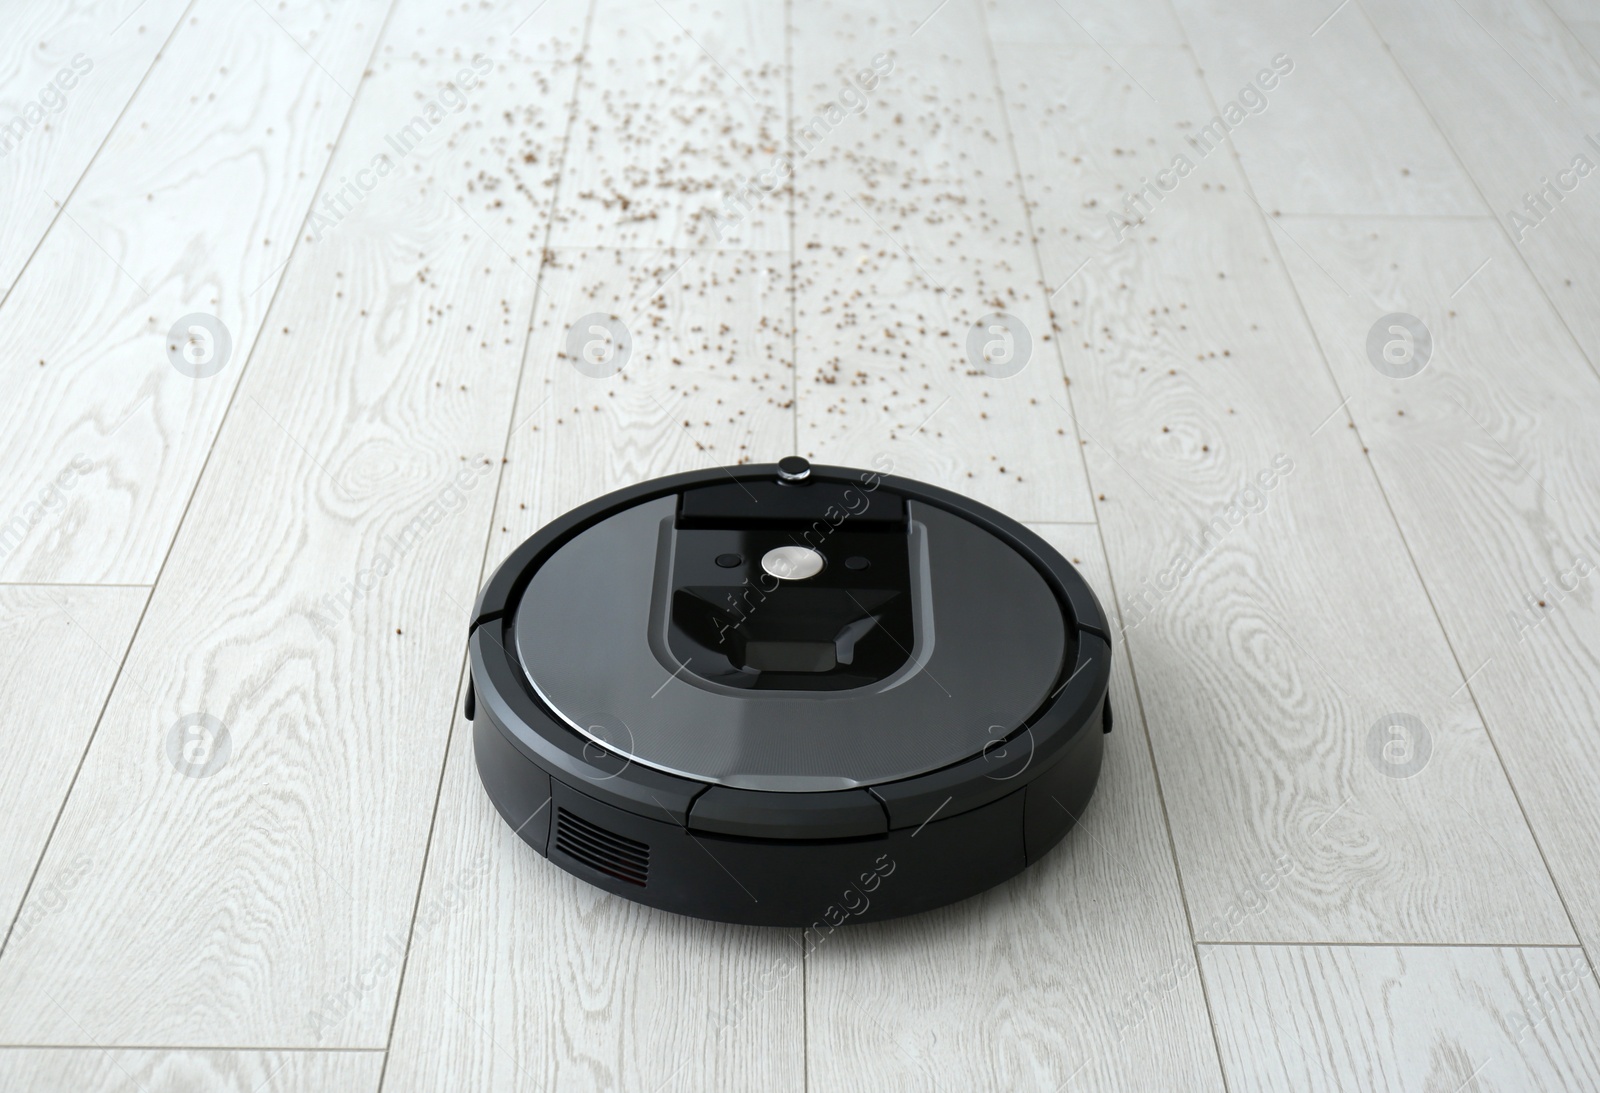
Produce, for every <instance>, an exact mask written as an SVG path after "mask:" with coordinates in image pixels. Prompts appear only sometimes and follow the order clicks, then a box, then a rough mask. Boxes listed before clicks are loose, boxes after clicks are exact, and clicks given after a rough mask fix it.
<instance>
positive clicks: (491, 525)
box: [377, 0, 599, 1093]
mask: <svg viewBox="0 0 1600 1093" xmlns="http://www.w3.org/2000/svg"><path fill="white" fill-rule="evenodd" d="M396 3H398V0H396ZM598 6H599V0H589V6H588V9H587V11H586V12H585V15H584V25H583V41H582V43H581V44H580V45H579V47H578V55H577V61H576V63H575V65H574V70H573V76H572V95H571V96H570V97H569V99H568V102H567V126H566V133H565V135H564V136H563V138H562V143H561V160H560V163H559V164H558V165H557V167H556V171H555V176H554V177H555V183H554V186H553V187H552V190H551V194H550V204H549V206H548V208H549V212H548V215H547V216H546V219H545V233H544V244H543V246H541V247H540V248H539V255H540V257H539V271H538V273H537V274H536V275H535V277H534V288H533V296H532V297H531V299H530V301H529V308H528V323H527V328H526V329H525V330H524V332H523V341H522V357H521V360H520V362H519V365H518V368H517V382H516V384H515V386H514V388H513V390H512V394H511V400H510V407H509V411H510V412H509V414H508V415H507V419H506V434H505V439H504V440H503V441H502V443H501V448H500V464H499V466H498V467H497V468H496V474H495V486H494V496H493V497H492V498H490V501H489V522H488V525H487V526H486V527H485V528H484V543H483V557H482V559H481V560H480V561H479V563H478V584H479V585H482V583H483V580H484V576H485V573H486V571H487V569H488V566H489V559H490V556H491V554H492V552H493V550H494V538H495V537H494V529H495V522H496V520H497V519H498V514H499V509H500V491H501V490H502V489H503V488H504V486H505V477H506V461H507V459H508V458H509V457H510V453H511V441H512V437H513V434H514V433H515V431H516V428H517V424H518V418H517V414H518V405H519V403H520V402H521V399H522V386H523V381H524V379H525V378H526V377H527V373H528V355H529V352H530V350H531V348H532V344H533V333H534V328H535V326H536V324H537V322H538V316H539V298H540V295H541V294H542V285H543V283H544V273H545V270H546V269H548V268H549V265H550V262H549V258H548V255H549V254H550V240H551V238H552V235H553V233H554V230H555V222H556V211H557V209H558V207H559V205H560V201H561V183H562V181H563V179H564V178H565V175H566V165H567V156H568V155H569V154H570V152H571V149H572V131H573V128H574V127H575V125H576V122H577V118H578V99H579V96H580V95H581V94H582V91H583V77H584V72H585V69H586V68H587V66H588V63H589V40H590V32H591V30H592V28H593V26H594V13H595V9H596V8H597V7H598ZM379 38H380V41H381V39H382V34H381V33H380V35H379ZM541 405H542V403H541ZM468 657H469V651H468V650H467V649H463V650H462V653H461V667H460V668H459V669H458V670H457V672H456V692H455V697H454V698H452V699H451V701H450V714H449V717H448V719H447V730H446V732H445V741H444V749H443V755H442V756H441V758H440V761H439V781H438V784H437V786H436V787H435V789H434V797H433V809H432V811H431V813H430V815H429V817H428V837H427V838H426V839H425V840H424V842H423V851H422V865H421V868H419V869H418V871H417V891H416V895H415V897H414V898H413V900H412V903H411V921H410V922H409V923H408V924H407V927H406V947H405V951H404V952H403V953H402V954H401V957H400V972H399V975H398V977H397V978H396V981H395V990H394V1005H393V1008H392V1009H391V1010H390V1013H389V1032H388V1036H387V1037H385V1039H384V1047H383V1064H382V1066H381V1067H380V1068H379V1070H378V1085H377V1093H383V1087H384V1083H385V1082H386V1081H387V1080H388V1077H389V1059H390V1048H392V1047H393V1046H394V1032H395V1028H396V1026H397V1025H398V1024H399V1021H400V1003H401V999H402V998H403V997H404V995H405V985H406V971H407V970H408V968H409V967H410V964H411V945H412V943H413V941H414V940H415V939H416V931H417V913H418V911H419V910H420V909H421V907H422V893H423V891H424V890H425V888H426V885H427V880H428V862H429V860H430V859H431V857H432V855H433V836H434V833H435V831H437V829H438V823H439V803H440V802H441V801H442V800H443V799H444V780H445V775H446V773H447V772H448V770H449V766H450V746H451V742H452V740H453V738H454V736H455V731H454V730H455V720H456V711H457V710H458V709H460V708H461V688H462V682H463V677H464V676H465V675H466V673H467V672H468V671H470V668H469V666H468Z"/></svg>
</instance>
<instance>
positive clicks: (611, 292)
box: [489, 248, 794, 567]
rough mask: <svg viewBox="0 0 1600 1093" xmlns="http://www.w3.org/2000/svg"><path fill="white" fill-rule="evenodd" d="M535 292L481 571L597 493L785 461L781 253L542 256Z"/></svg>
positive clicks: (787, 389) (786, 330)
mask: <svg viewBox="0 0 1600 1093" xmlns="http://www.w3.org/2000/svg"><path fill="white" fill-rule="evenodd" d="M543 276H544V279H543V282H542V288H543V291H542V292H541V294H540V307H539V308H538V311H537V314H536V316H535V319H534V324H533V330H532V333H531V334H530V335H529V348H528V363H527V368H526V371H525V375H524V380H523V390H522V393H521V396H520V399H519V402H518V405H517V413H516V427H515V430H514V433H513V435H512V438H511V444H510V448H509V449H508V452H507V457H508V463H507V465H506V470H505V480H504V484H503V486H502V487H501V491H500V495H501V496H500V507H499V511H498V513H497V515H496V521H495V527H494V532H493V536H492V538H491V545H490V559H489V563H490V566H491V567H492V566H493V565H495V564H498V562H499V560H500V559H501V558H502V557H504V556H505V555H506V554H507V553H509V552H510V551H511V549H512V548H514V547H515V546H516V545H517V544H518V543H521V542H522V540H523V539H526V538H527V537H528V536H529V535H532V534H533V533H534V532H535V531H536V530H538V529H539V528H540V527H542V526H543V525H544V524H546V523H548V522H549V521H550V520H553V519H555V518H556V517H557V516H560V515H561V514H562V513H564V512H566V511H567V510H568V509H571V508H573V507H574V506H576V505H579V504H581V503H582V502H584V501H588V500H590V499H592V498H594V497H598V496H599V495H600V494H602V493H606V492H608V491H610V490H615V489H620V488H622V487H623V486H625V485H629V484H631V483H634V482H642V481H644V480H645V479H648V478H655V477H657V476H659V475H664V474H671V473H675V472H678V471H685V470H693V469H697V468H701V467H718V466H727V465H730V464H736V463H750V462H774V461H776V460H778V459H781V458H783V457H784V456H786V455H789V454H791V453H792V452H793V445H794V410H793V396H792V388H793V383H794V367H793V364H792V363H791V354H792V352H793V348H792V339H791V336H790V318H789V298H790V287H789V285H790V276H789V270H788V252H787V250H785V251H781V252H776V253H768V252H758V251H748V252H747V251H733V250H731V249H730V250H729V251H727V252H725V253H724V252H712V251H674V250H631V249H622V248H616V249H594V250H590V249H584V248H579V249H576V250H572V249H567V248H552V250H551V251H550V252H549V255H548V259H547V261H546V264H545V267H544V275H543ZM594 316H600V317H601V319H600V326H601V328H602V329H600V330H596V329H595V325H596V324H595V320H594V319H593V317H594ZM608 321H609V322H614V323H617V324H620V325H618V326H616V327H610V328H607V327H606V326H605V324H606V322H608ZM575 328H576V329H577V333H576V334H574V333H573V331H574V329H575ZM619 334H620V336H619ZM574 339H575V340H574ZM586 347H587V348H586ZM574 348H576V353H574ZM608 352H610V353H613V354H616V355H614V356H612V357H611V360H610V363H609V365H607V366H606V367H602V368H597V369H596V368H590V367H589V366H588V365H587V363H586V362H585V361H584V360H583V359H582V355H583V354H584V353H588V354H589V355H590V357H591V358H592V359H596V360H598V359H599V358H600V357H602V356H604V355H605V354H606V353H608ZM619 361H621V362H623V363H622V367H621V370H620V371H619V372H615V373H614V374H611V375H603V374H598V375H597V374H594V373H596V372H601V373H603V372H605V371H608V370H609V369H610V368H614V367H616V364H617V362H619ZM580 365H582V366H583V367H580Z"/></svg>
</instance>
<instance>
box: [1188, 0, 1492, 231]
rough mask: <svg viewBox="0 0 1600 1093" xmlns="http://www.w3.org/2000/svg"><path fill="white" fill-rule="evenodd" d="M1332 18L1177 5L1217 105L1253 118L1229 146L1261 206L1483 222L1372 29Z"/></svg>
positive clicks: (1342, 16) (1328, 11)
mask: <svg viewBox="0 0 1600 1093" xmlns="http://www.w3.org/2000/svg"><path fill="white" fill-rule="evenodd" d="M1334 6H1335V5H1332V4H1325V3H1323V2H1322V0H1301V2H1298V3H1292V4H1283V3H1266V2H1261V0H1258V2H1251V3H1245V4H1239V3H1222V2H1220V0H1178V2H1177V8H1178V14H1179V17H1180V18H1181V19H1182V21H1183V24H1184V29H1185V32H1186V33H1187V35H1188V40H1189V44H1190V45H1191V47H1192V48H1193V50H1194V53H1195V56H1196V57H1197V58H1198V59H1199V61H1200V64H1201V67H1202V69H1203V70H1204V74H1205V79H1206V83H1207V84H1208V85H1209V87H1210V90H1211V94H1212V96H1213V97H1214V99H1215V100H1216V101H1217V102H1218V103H1227V102H1234V103H1237V104H1238V105H1239V107H1241V108H1242V109H1243V111H1244V113H1245V115H1246V118H1245V120H1244V121H1243V122H1242V123H1241V124H1240V125H1238V126H1237V127H1236V128H1235V130H1234V131H1233V134H1232V143H1233V145H1234V147H1235V148H1237V149H1238V152H1239V157H1240V159H1241V160H1243V162H1244V169H1245V173H1246V174H1247V175H1248V176H1249V179H1250V185H1251V187H1252V188H1253V189H1254V191H1255V194H1256V197H1257V199H1258V200H1259V201H1260V202H1261V203H1262V204H1263V205H1264V206H1266V208H1267V209H1268V210H1269V211H1273V212H1277V211H1279V210H1281V211H1283V212H1289V213H1344V214H1353V213H1369V214H1392V215H1430V216H1438V215H1486V214H1487V210H1486V209H1485V208H1484V206H1483V201H1482V199H1481V198H1480V197H1479V196H1478V192H1477V190H1476V189H1475V188H1474V187H1473V185H1472V180H1471V179H1470V178H1468V177H1467V175H1466V172H1464V171H1463V170H1462V169H1461V166H1460V164H1459V163H1457V162H1456V158H1455V155H1454V154H1453V153H1452V152H1451V151H1450V146H1449V145H1448V144H1446V143H1445V140H1444V137H1443V136H1442V135H1441V134H1440V132H1439V130H1438V129H1437V128H1436V127H1435V126H1434V124H1433V120H1432V119H1431V118H1430V117H1429V116H1428V113H1427V111H1426V110H1424V109H1423V107H1422V104H1421V103H1420V102H1418V101H1417V98H1416V96H1415V95H1414V94H1413V93H1412V91H1411V88H1410V87H1409V86H1408V85H1407V84H1406V82H1405V78H1404V77H1403V76H1402V75H1401V74H1400V71H1399V69H1397V68H1396V67H1395V64H1394V60H1393V59H1392V58H1391V57H1390V56H1389V54H1388V52H1387V51H1386V50H1385V49H1384V46H1383V42H1382V41H1381V40H1380V39H1379V38H1378V36H1377V34H1375V33H1374V32H1373V30H1372V27H1371V25H1370V24H1369V23H1368V22H1367V21H1366V20H1365V19H1363V18H1362V17H1361V14H1360V12H1359V11H1355V10H1346V11H1341V12H1338V13H1336V14H1332V9H1333V8H1334ZM1291 66H1292V67H1291ZM1286 68H1287V69H1288V71H1283V70H1284V69H1286Z"/></svg>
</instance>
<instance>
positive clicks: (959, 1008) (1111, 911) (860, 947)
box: [805, 524, 1223, 1091]
mask: <svg viewBox="0 0 1600 1093" xmlns="http://www.w3.org/2000/svg"><path fill="white" fill-rule="evenodd" d="M1035 530H1037V531H1038V532H1039V533H1040V534H1041V535H1043V536H1044V537H1045V538H1046V540H1048V541H1049V542H1050V544H1051V545H1052V546H1054V547H1055V548H1056V549H1057V550H1059V551H1061V552H1062V554H1063V556H1065V557H1066V558H1068V559H1069V560H1071V561H1072V562H1073V563H1074V564H1075V565H1077V566H1078V567H1079V569H1080V570H1081V571H1082V572H1083V574H1084V576H1085V577H1086V578H1087V579H1088V581H1089V583H1090V585H1091V586H1092V587H1093V588H1094V589H1095V591H1096V593H1097V594H1098V595H1099V597H1100V602H1101V603H1102V604H1103V605H1104V606H1105V609H1106V612H1107V616H1108V617H1109V618H1110V619H1111V620H1112V621H1113V625H1117V624H1118V615H1117V612H1116V602H1115V600H1114V599H1113V597H1112V594H1111V587H1110V581H1109V577H1108V575H1107V572H1106V566H1105V559H1104V557H1103V556H1102V554H1101V550H1100V542H1099V537H1098V533H1097V531H1096V529H1095V528H1093V527H1084V526H1070V527H1069V526H1064V525H1059V524H1057V525H1039V526H1038V527H1036V529H1035ZM1111 700H1112V705H1113V708H1114V710H1115V728H1114V730H1113V731H1112V732H1111V734H1110V735H1109V736H1107V737H1106V755H1105V765H1104V767H1103V768H1102V770H1101V774H1100V784H1099V786H1098V788H1097V789H1096V790H1095V795H1094V798H1093V799H1092V800H1091V801H1090V803H1089V806H1088V810H1087V812H1085V814H1084V815H1083V817H1082V820H1081V821H1080V823H1079V824H1078V826H1077V827H1076V828H1074V829H1073V831H1071V832H1070V833H1069V834H1068V835H1067V837H1066V839H1064V840H1063V841H1062V842H1061V844H1060V845H1058V846H1057V847H1056V848H1055V849H1053V850H1051V851H1050V853H1049V854H1047V855H1046V856H1045V857H1044V858H1043V859H1042V860H1040V861H1039V862H1037V863H1035V864H1034V865H1033V866H1031V867H1030V868H1029V869H1028V870H1027V871H1026V872H1025V873H1023V874H1022V875H1021V876H1019V877H1017V878H1015V879H1013V880H1010V881H1007V882H1006V883H1005V884H1002V885H1001V886H999V887H998V888H995V889H992V890H990V891H989V892H986V893H984V894H982V895H979V896H976V897H974V898H972V899H969V900H966V901H964V902H962V903H959V904H956V905H954V906H952V907H947V908H943V909H941V910H937V911H930V912H928V913H926V914H921V915H915V916H912V917H910V918H906V919H900V920H896V921H892V922H885V923H873V924H870V925H865V926H857V927H854V928H851V929H846V930H841V931H838V932H836V933H834V934H830V935H828V937H827V938H826V940H825V941H824V942H819V943H817V945H816V948H815V949H814V951H813V952H812V954H811V956H810V958H809V959H808V961H807V971H806V980H805V982H806V1023H807V1029H808V1038H807V1056H808V1059H807V1073H808V1075H809V1080H810V1082H811V1083H812V1084H813V1085H814V1086H815V1087H816V1088H820V1089H846V1088H848V1089H905V1090H911V1089H930V1088H941V1089H944V1088H950V1089H974V1090H976V1089H1007V1090H1010V1089H1039V1090H1047V1091H1053V1090H1061V1089H1165V1090H1191V1089H1221V1088H1222V1087H1223V1085H1222V1075H1221V1072H1220V1069H1219V1063H1218V1061H1217V1054H1216V1045H1215V1044H1214V1043H1213V1041H1212V1036H1211V1026H1210V1021H1209V1020H1208V1018H1207V1014H1206V1005H1205V1001H1204V999H1203V997H1202V994H1201V986H1200V976H1199V974H1198V972H1197V970H1196V967H1195V954H1194V948H1193V946H1192V945H1191V944H1190V940H1189V929H1188V923H1187V921H1186V920H1185V917H1184V906H1183V898H1182V894H1181V892H1180V890H1179V887H1178V879H1177V874H1176V872H1175V869H1174V866H1173V861H1172V852H1171V847H1170V844H1169V842H1168V837H1167V829H1166V824H1165V820H1164V817H1163V815H1162V808H1161V802H1160V799H1159V796H1158V792H1157V789H1156V783H1155V776H1154V774H1153V772H1152V770H1151V767H1150V754H1149V746H1148V743H1147V741H1146V737H1145V730H1144V724H1143V719H1142V718H1141V716H1140V712H1139V703H1138V700H1137V697H1136V695H1135V692H1134V683H1133V679H1132V677H1131V675H1130V670H1129V666H1128V659H1127V650H1126V647H1125V646H1124V645H1123V644H1122V643H1121V642H1118V643H1117V644H1116V646H1115V648H1114V649H1113V670H1112V677H1111ZM884 883H885V884H891V883H893V876H892V874H891V875H890V876H889V877H888V878H886V879H885V881H884Z"/></svg>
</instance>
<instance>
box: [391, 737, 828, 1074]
mask: <svg viewBox="0 0 1600 1093" xmlns="http://www.w3.org/2000/svg"><path fill="white" fill-rule="evenodd" d="M420 908H421V909H420V911H419V917H418V919H417V924H416V929H415V933H414V935H413V938H412V942H411V957H410V963H409V965H408V967H407V969H406V979H405V989H404V991H403V993H402V996H401V999H400V1010H399V1015H398V1017H397V1019H396V1023H395V1030H394V1046H393V1048H392V1049H391V1052H390V1060H389V1066H388V1071H387V1073H386V1074H385V1076H384V1082H383V1088H384V1089H385V1090H386V1091H388V1093H398V1091H402V1090H418V1091H424V1090H435V1089H443V1088H454V1089H473V1090H525V1089H561V1090H590V1089H593V1090H600V1089H639V1090H646V1091H648V1090H655V1089H659V1090H718V1091H721V1090H727V1091H737V1090H748V1089H771V1090H800V1089H803V1088H805V1086H804V1084H803V1078H802V1067H803V1062H802V1054H803V1047H802V1043H803V1036H804V1025H803V1023H802V1022H803V1018H802V1014H801V1004H802V999H801V976H800V974H799V969H798V966H797V965H798V962H799V955H800V945H799V940H798V938H799V933H798V931H795V930H774V929H762V928H758V927H741V926H726V925H721V924H718V923H711V922H702V921H699V920H696V919H691V918H687V917H684V916H682V915H674V914H669V913H666V912H664V911H656V910H653V909H651V908H647V907H642V906H640V905H638V904H635V903H631V902H629V901H627V900H624V899H621V898H619V897H617V896H614V895H611V894H610V893H607V892H603V891H601V890H600V889H598V888H595V887H593V886H592V885H589V884H587V883H585V882H584V881H581V880H579V879H578V878H576V877H574V876H572V875H571V874H569V873H566V872H565V871H563V870H561V869H559V868H558V867H556V866H555V865H552V864H551V863H549V862H547V861H545V860H544V859H543V858H541V857H540V856H539V855H538V854H536V853H534V851H533V850H532V849H530V848H529V847H528V845H527V844H526V843H524V842H523V841H522V839H521V838H520V837H518V836H517V834H516V833H515V832H514V831H512V830H511V828H510V827H509V826H508V825H507V824H506V822H505V821H504V820H503V819H501V818H500V814H499V813H497V812H496V811H495V809H494V806H493V805H491V804H490V803H489V800H488V797H487V796H486V795H485V793H484V790H483V785H482V783H481V782H480V781H479V780H478V769H477V765H476V764H475V763H474V761H473V754H472V725H471V722H468V721H466V720H465V719H461V720H459V721H458V723H457V725H456V728H455V733H454V735H453V737H452V739H451V747H450V759H449V764H448V766H447V767H446V770H445V784H444V790H443V793H442V796H441V798H440V802H439V820H438V827H437V829H436V830H435V831H434V836H433V843H432V852H431V854H430V856H429V860H428V875H427V882H426V884H425V885H424V887H423V893H422V902H421V905H420Z"/></svg>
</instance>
